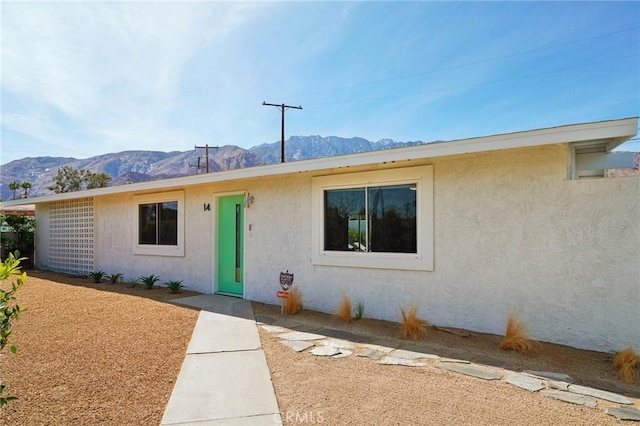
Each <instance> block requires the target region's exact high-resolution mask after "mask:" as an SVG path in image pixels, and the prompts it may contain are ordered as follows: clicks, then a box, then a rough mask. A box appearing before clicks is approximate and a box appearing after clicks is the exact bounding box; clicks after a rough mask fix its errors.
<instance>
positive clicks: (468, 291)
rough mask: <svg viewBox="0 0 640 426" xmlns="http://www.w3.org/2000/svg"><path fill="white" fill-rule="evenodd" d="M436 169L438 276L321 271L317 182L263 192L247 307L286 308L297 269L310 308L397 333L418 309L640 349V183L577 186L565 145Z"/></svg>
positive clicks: (272, 186) (472, 325)
mask: <svg viewBox="0 0 640 426" xmlns="http://www.w3.org/2000/svg"><path fill="white" fill-rule="evenodd" d="M433 165H434V177H435V179H434V194H435V195H434V210H435V211H434V213H435V215H434V229H435V231H434V232H435V235H434V237H435V238H434V246H435V247H434V248H435V270H434V271H432V272H419V271H392V270H373V269H362V268H341V267H327V266H314V265H312V264H311V260H310V256H311V253H310V242H309V236H310V235H311V227H312V226H314V224H312V223H311V222H310V217H311V212H310V210H309V208H310V205H311V201H310V200H311V191H310V189H309V187H310V178H309V177H308V176H304V175H299V176H296V177H293V178H287V179H280V180H270V181H268V183H265V184H263V185H257V186H255V188H253V189H252V192H254V193H255V196H256V203H255V205H254V206H253V207H252V208H251V211H250V212H249V213H248V214H247V218H250V220H249V222H250V223H251V222H254V225H253V228H252V229H253V230H252V231H251V232H249V233H248V238H249V240H248V241H247V265H249V266H248V268H247V276H246V278H247V281H246V296H247V297H248V298H249V299H253V300H260V301H264V302H268V303H279V301H278V299H277V298H276V296H275V293H276V291H277V290H278V284H277V283H278V274H279V272H280V271H284V270H287V269H288V270H289V271H290V272H294V274H295V280H294V282H295V284H297V285H299V286H300V288H301V289H302V291H303V295H304V301H305V305H306V306H307V307H308V308H311V309H317V310H321V311H325V312H332V311H333V310H334V309H335V307H336V305H337V303H338V302H339V300H340V298H341V295H342V293H343V292H344V293H347V294H348V295H350V296H351V298H352V300H354V301H355V300H358V299H362V300H363V301H364V303H365V315H366V316H370V317H375V318H381V319H387V320H391V321H399V320H400V319H401V314H400V309H401V308H405V309H406V308H408V307H409V306H410V305H411V304H412V303H414V302H417V303H418V304H419V307H420V314H421V315H422V316H423V317H425V318H426V319H428V320H430V321H431V322H433V323H435V324H438V325H442V326H453V327H462V328H466V329H470V330H476V331H482V332H489V333H496V334H501V333H503V331H504V327H505V323H506V318H507V315H508V314H509V312H511V311H514V312H516V313H517V315H518V316H519V318H520V319H522V320H523V321H525V322H526V323H527V325H528V326H529V328H530V331H531V334H532V335H533V336H534V337H535V338H537V339H540V340H543V341H554V342H558V343H564V344H568V345H572V346H577V347H582V348H589V349H598V350H605V351H606V350H611V349H619V348H621V347H623V346H627V345H633V344H637V343H638V342H640V327H637V324H639V323H640V316H639V315H640V314H639V312H640V309H639V307H640V294H639V290H638V288H639V287H640V269H639V268H640V266H639V265H640V262H638V260H639V259H638V253H640V247H639V245H640V238H639V208H640V206H639V204H638V197H637V194H638V193H640V192H639V191H638V189H639V182H640V180H639V179H637V178H629V179H599V180H588V181H573V180H567V163H566V147H565V146H562V145H553V146H549V147H545V148H532V149H519V150H508V151H501V152H494V153H485V154H476V155H467V156H459V157H451V158H444V159H438V160H436V161H433Z"/></svg>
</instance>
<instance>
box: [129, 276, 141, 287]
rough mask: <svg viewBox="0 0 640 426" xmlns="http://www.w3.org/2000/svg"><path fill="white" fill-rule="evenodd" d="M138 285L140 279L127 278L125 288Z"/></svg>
mask: <svg viewBox="0 0 640 426" xmlns="http://www.w3.org/2000/svg"><path fill="white" fill-rule="evenodd" d="M138 284H140V278H129V279H128V280H127V287H129V288H134V287H135V286H137V285H138Z"/></svg>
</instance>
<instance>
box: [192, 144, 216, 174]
mask: <svg viewBox="0 0 640 426" xmlns="http://www.w3.org/2000/svg"><path fill="white" fill-rule="evenodd" d="M195 148H196V149H198V148H204V158H205V161H206V163H207V164H206V166H205V169H206V170H207V173H209V148H215V149H218V147H217V146H209V144H206V145H205V146H197V145H196V147H195ZM198 160H199V158H198ZM198 164H200V163H199V162H198Z"/></svg>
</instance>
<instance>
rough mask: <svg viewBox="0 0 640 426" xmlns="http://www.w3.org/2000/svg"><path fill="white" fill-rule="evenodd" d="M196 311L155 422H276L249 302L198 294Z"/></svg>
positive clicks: (186, 301) (193, 302)
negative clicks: (182, 355)
mask: <svg viewBox="0 0 640 426" xmlns="http://www.w3.org/2000/svg"><path fill="white" fill-rule="evenodd" d="M172 302H174V303H177V304H181V305H186V306H191V307H196V308H199V309H201V311H200V316H199V317H198V321H197V322H196V326H195V329H194V331H193V335H192V336H191V342H190V343H189V347H188V348H187V354H186V356H185V359H184V362H183V363H182V369H181V370H180V374H179V376H178V380H177V381H176V384H175V386H174V388H173V392H172V393H171V398H170V399H169V403H168V404H167V408H166V410H165V412H164V416H163V417H162V422H161V425H198V426H201V425H281V424H282V420H281V417H280V413H279V410H278V403H277V401H276V396H275V392H274V390H273V384H272V383H271V376H270V375H269V368H268V366H267V361H266V359H265V356H264V351H263V350H262V346H261V343H260V337H259V335H258V330H257V328H256V321H255V318H254V315H253V310H252V308H251V303H250V302H249V301H246V300H242V299H237V298H234V297H227V296H218V295H201V296H193V297H186V298H182V299H175V300H173V301H172Z"/></svg>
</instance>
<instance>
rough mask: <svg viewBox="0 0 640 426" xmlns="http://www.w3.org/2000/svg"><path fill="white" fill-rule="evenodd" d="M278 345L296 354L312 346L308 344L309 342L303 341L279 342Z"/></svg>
mask: <svg viewBox="0 0 640 426" xmlns="http://www.w3.org/2000/svg"><path fill="white" fill-rule="evenodd" d="M280 343H282V344H283V345H285V346H288V347H290V348H291V349H293V350H294V351H296V352H302V351H304V350H305V349H309V348H310V347H311V346H314V344H313V343H309V342H305V341H300V340H298V341H294V340H281V341H280Z"/></svg>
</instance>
